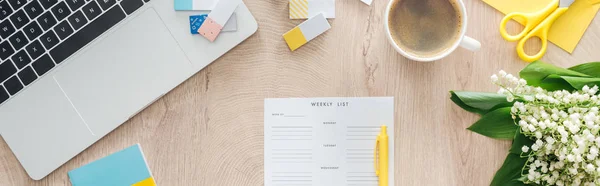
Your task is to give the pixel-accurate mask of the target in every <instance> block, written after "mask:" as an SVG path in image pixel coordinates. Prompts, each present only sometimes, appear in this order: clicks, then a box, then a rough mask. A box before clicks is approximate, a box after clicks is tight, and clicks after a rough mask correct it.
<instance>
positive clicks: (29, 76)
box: [19, 66, 37, 86]
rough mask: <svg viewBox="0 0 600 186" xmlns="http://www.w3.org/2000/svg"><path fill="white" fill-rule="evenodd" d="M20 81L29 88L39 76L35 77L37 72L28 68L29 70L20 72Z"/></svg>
mask: <svg viewBox="0 0 600 186" xmlns="http://www.w3.org/2000/svg"><path fill="white" fill-rule="evenodd" d="M19 79H21V82H23V84H25V86H27V85H29V84H30V83H31V82H33V81H35V79H37V75H35V72H33V69H32V68H31V67H30V66H27V68H24V69H23V70H21V72H19Z"/></svg>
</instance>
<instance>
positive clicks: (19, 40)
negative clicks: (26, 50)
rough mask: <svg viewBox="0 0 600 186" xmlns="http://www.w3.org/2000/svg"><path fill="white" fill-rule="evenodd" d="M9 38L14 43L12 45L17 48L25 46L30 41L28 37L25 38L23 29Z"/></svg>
mask: <svg viewBox="0 0 600 186" xmlns="http://www.w3.org/2000/svg"><path fill="white" fill-rule="evenodd" d="M8 40H9V41H10V44H12V46H13V47H15V50H20V49H21V48H23V47H24V46H25V44H27V43H28V40H27V38H25V34H23V32H21V31H19V32H17V33H15V34H14V35H12V36H10V38H8Z"/></svg>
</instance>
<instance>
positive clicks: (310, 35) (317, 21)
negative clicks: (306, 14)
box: [283, 14, 331, 51]
mask: <svg viewBox="0 0 600 186" xmlns="http://www.w3.org/2000/svg"><path fill="white" fill-rule="evenodd" d="M330 28H331V25H329V22H327V19H326V18H325V16H324V15H323V14H318V15H316V16H314V17H312V18H310V19H308V20H306V21H304V22H302V23H301V24H300V25H298V26H296V27H294V28H293V29H292V30H290V31H288V32H286V33H285V34H283V39H285V42H286V43H287V44H288V47H290V50H292V51H294V50H296V49H298V48H300V47H301V46H302V45H304V44H306V43H307V42H308V41H310V40H312V39H314V38H315V37H317V36H319V35H321V34H322V33H323V32H325V31H327V30H329V29H330Z"/></svg>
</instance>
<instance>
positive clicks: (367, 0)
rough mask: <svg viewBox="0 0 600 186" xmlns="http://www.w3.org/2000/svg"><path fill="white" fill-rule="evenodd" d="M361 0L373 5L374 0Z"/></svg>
mask: <svg viewBox="0 0 600 186" xmlns="http://www.w3.org/2000/svg"><path fill="white" fill-rule="evenodd" d="M360 1H362V2H363V3H365V4H367V5H369V6H370V5H371V3H373V0H360Z"/></svg>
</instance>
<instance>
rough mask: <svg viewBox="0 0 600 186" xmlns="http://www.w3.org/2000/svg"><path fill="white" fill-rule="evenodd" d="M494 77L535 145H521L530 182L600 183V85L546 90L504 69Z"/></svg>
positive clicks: (547, 183) (540, 183)
mask: <svg viewBox="0 0 600 186" xmlns="http://www.w3.org/2000/svg"><path fill="white" fill-rule="evenodd" d="M490 79H491V80H492V82H493V83H494V84H496V85H498V86H499V87H500V89H499V91H498V93H499V94H502V95H505V96H506V101H508V102H514V103H513V106H512V108H511V112H510V113H511V117H512V118H513V119H515V121H517V123H516V124H517V125H518V127H519V128H520V130H521V133H522V134H523V135H525V136H526V137H528V138H530V139H532V140H534V141H535V142H534V143H533V144H531V145H530V146H528V145H524V146H522V147H521V151H522V152H523V153H522V154H521V156H524V157H527V158H528V161H527V162H529V163H528V164H527V167H525V168H527V170H528V172H527V173H526V174H524V175H521V176H525V178H526V181H525V183H529V184H537V185H578V184H584V185H600V113H599V112H600V97H599V95H596V93H598V91H599V89H600V87H598V86H594V87H589V86H584V87H583V88H582V89H581V90H580V91H573V92H569V91H567V90H558V91H546V90H544V89H542V88H541V87H533V86H529V85H527V81H526V80H524V79H519V78H518V77H516V76H513V75H511V74H507V73H506V72H504V71H500V72H498V74H496V75H492V76H491V77H490ZM516 98H522V100H520V99H519V100H517V99H516Z"/></svg>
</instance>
